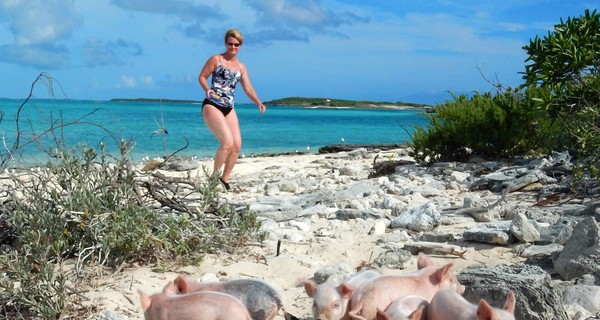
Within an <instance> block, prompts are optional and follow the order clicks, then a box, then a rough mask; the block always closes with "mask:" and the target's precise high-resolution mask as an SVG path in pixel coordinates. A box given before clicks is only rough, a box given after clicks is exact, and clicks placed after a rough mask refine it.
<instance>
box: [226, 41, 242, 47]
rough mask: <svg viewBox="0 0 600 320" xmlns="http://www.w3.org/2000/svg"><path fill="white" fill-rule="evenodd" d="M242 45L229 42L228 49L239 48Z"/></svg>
mask: <svg viewBox="0 0 600 320" xmlns="http://www.w3.org/2000/svg"><path fill="white" fill-rule="evenodd" d="M241 45H242V44H241V43H233V42H227V46H228V47H235V48H238V47H239V46H241Z"/></svg>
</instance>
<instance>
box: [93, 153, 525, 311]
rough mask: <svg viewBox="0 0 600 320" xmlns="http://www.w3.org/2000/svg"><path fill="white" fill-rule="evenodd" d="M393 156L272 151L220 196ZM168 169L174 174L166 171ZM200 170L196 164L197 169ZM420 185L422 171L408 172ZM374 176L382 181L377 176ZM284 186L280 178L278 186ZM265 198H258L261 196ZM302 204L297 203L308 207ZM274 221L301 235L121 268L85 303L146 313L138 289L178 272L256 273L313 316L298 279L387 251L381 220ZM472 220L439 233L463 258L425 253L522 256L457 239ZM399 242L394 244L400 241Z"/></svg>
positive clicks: (330, 176) (327, 180) (328, 178)
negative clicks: (179, 263) (196, 260)
mask: <svg viewBox="0 0 600 320" xmlns="http://www.w3.org/2000/svg"><path fill="white" fill-rule="evenodd" d="M377 154H379V155H380V158H383V157H387V158H388V159H390V158H396V159H403V158H404V159H408V157H407V156H406V155H405V153H403V151H402V150H400V151H398V150H392V151H385V152H380V151H377V150H375V151H371V152H366V151H365V152H363V153H362V154H361V155H360V156H353V155H351V154H349V153H346V152H342V153H339V154H324V155H323V154H309V155H306V154H305V155H285V156H276V157H264V158H263V157H257V158H245V159H240V160H239V163H238V165H237V166H236V167H235V169H234V173H233V175H232V179H231V181H232V185H233V187H234V190H233V192H231V191H230V192H229V193H222V195H221V197H222V199H221V200H222V201H227V202H247V203H249V204H250V205H251V208H252V204H253V203H256V202H260V201H262V202H265V200H264V197H272V198H282V199H284V201H285V199H286V198H289V199H291V197H298V196H302V193H303V192H308V190H307V189H308V188H307V187H302V185H300V186H298V187H297V188H296V190H291V191H292V192H285V191H281V190H279V191H277V192H274V193H272V194H271V195H269V192H268V191H266V190H267V189H268V188H269V184H276V183H278V182H279V183H280V182H281V181H282V180H287V181H296V183H299V184H302V181H311V183H313V184H319V185H329V186H331V190H340V189H342V188H344V187H347V186H348V185H351V184H354V183H359V182H361V181H365V180H368V177H367V175H368V173H369V170H370V169H371V168H372V165H373V160H374V158H375V156H376V155H377ZM210 165H211V162H210V161H209V160H204V161H202V162H201V163H200V166H208V167H210ZM346 167H351V168H356V170H357V171H356V174H353V175H343V174H339V171H340V169H342V168H346ZM168 174H178V173H173V172H170V173H168ZM198 174H201V170H199V171H198ZM409 178H410V179H412V180H413V181H414V182H415V183H420V182H423V181H420V179H421V178H420V177H418V176H412V177H409ZM373 179H384V180H385V179H387V178H386V177H379V178H373ZM280 185H281V184H280ZM447 193H448V194H449V195H450V196H449V197H450V199H451V200H450V201H451V202H455V203H456V204H457V205H459V204H460V202H461V201H462V199H463V198H464V197H465V196H467V195H469V194H472V193H474V192H469V191H465V190H460V189H459V190H449V191H447ZM259 199H262V200H259ZM427 201H435V200H432V198H424V197H422V196H417V195H415V196H414V198H413V201H412V202H411V203H409V204H408V205H409V206H417V205H419V204H422V203H425V202H427ZM305 209H306V208H298V210H305ZM285 220H288V219H284V221H279V222H278V226H279V228H281V229H285V228H287V229H289V228H296V229H297V230H298V234H299V235H300V236H298V237H285V236H281V237H280V239H279V240H281V247H280V252H279V255H277V241H276V239H274V238H270V239H269V240H267V241H265V242H264V243H262V244H259V243H256V244H253V245H250V246H249V247H247V248H244V250H243V253H241V254H237V255H229V254H213V255H209V256H207V257H206V258H205V259H204V261H203V262H202V264H201V265H198V266H184V267H177V268H172V269H169V270H168V271H164V270H158V268H153V267H135V268H131V267H128V268H125V269H124V270H122V272H118V273H115V274H113V275H110V276H105V277H102V278H101V279H100V280H98V282H97V286H95V287H94V288H90V289H89V291H88V292H87V293H86V294H85V295H86V297H87V299H89V303H91V304H94V305H97V306H99V309H100V310H103V312H114V313H117V314H120V315H123V316H127V317H128V319H143V311H142V309H141V307H140V304H139V297H138V293H137V291H138V290H142V291H144V292H145V293H147V294H154V293H158V292H160V291H161V289H162V288H163V287H164V286H165V284H166V283H168V282H169V281H172V280H173V279H174V278H175V277H176V276H177V275H179V274H186V275H189V276H192V277H194V278H197V279H202V280H203V281H210V280H213V281H214V280H219V279H237V278H254V279H261V280H264V281H265V282H267V283H268V284H270V285H272V286H273V287H274V288H275V289H276V290H278V291H279V292H280V294H281V296H282V299H283V303H284V306H285V308H286V309H287V310H288V312H290V313H291V314H293V315H295V316H297V317H299V318H300V319H310V318H311V311H310V310H311V307H310V306H311V303H312V302H311V300H310V299H309V298H308V297H307V295H306V293H305V292H304V288H303V286H302V285H301V284H300V283H299V280H301V279H309V278H312V277H313V275H314V273H315V271H317V270H319V269H321V268H323V267H326V266H328V265H332V264H339V263H348V264H349V265H351V266H353V267H354V268H357V269H358V268H360V267H361V266H365V265H371V263H372V262H373V260H374V259H375V258H376V257H377V256H378V255H379V254H381V253H382V252H385V251H386V250H389V247H386V245H385V242H386V241H382V239H383V238H384V237H385V236H386V235H387V234H389V233H390V230H389V229H387V230H386V231H385V232H384V233H383V234H381V233H374V232H372V229H373V227H374V225H375V223H376V222H377V221H378V219H361V218H358V219H349V220H345V221H344V220H339V219H335V218H332V217H331V216H329V217H327V216H323V215H318V214H313V215H307V216H303V217H297V218H295V219H293V220H288V221H285ZM475 224H476V222H474V221H472V220H469V219H465V220H464V221H462V222H459V223H454V224H452V225H441V226H439V227H438V228H437V229H436V232H441V233H445V234H452V235H454V237H455V239H456V240H454V241H452V242H451V243H453V244H454V245H457V246H461V247H464V248H465V250H467V252H466V254H465V255H464V258H460V257H458V256H453V255H443V254H432V255H430V256H431V257H432V258H433V259H434V261H435V263H436V264H439V265H443V264H445V263H448V262H452V263H454V265H455V266H454V270H455V271H456V272H459V271H460V270H461V269H463V268H465V267H466V266H469V265H494V264H498V263H505V264H516V263H520V262H522V261H523V258H520V257H518V255H516V254H515V253H514V252H513V250H512V249H511V247H510V246H501V245H487V244H477V243H467V242H464V241H462V240H461V234H462V232H463V231H464V230H467V229H469V228H471V227H473V226H474V225H475ZM418 234H419V233H418V232H408V235H409V237H410V239H406V241H405V243H409V242H411V241H412V240H411V239H416V237H418ZM402 244H403V243H398V245H399V246H402ZM380 270H381V272H383V273H385V274H398V273H405V272H409V271H414V270H416V256H414V257H413V258H412V260H411V261H409V262H408V265H407V266H406V268H405V269H403V270H401V269H398V268H393V267H392V268H390V267H388V266H383V267H381V268H380ZM277 319H283V317H282V316H281V315H279V316H278V317H277Z"/></svg>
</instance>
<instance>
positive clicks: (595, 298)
mask: <svg viewBox="0 0 600 320" xmlns="http://www.w3.org/2000/svg"><path fill="white" fill-rule="evenodd" d="M562 295H563V302H564V304H576V305H579V306H581V307H582V308H584V309H585V310H587V311H589V312H590V313H592V314H596V313H598V312H600V286H585V285H573V286H569V287H566V288H565V289H564V290H563V292H562Z"/></svg>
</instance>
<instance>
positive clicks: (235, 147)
mask: <svg viewBox="0 0 600 320" xmlns="http://www.w3.org/2000/svg"><path fill="white" fill-rule="evenodd" d="M243 42H244V37H243V36H242V34H241V33H240V31H239V30H237V29H231V30H228V31H227V33H225V52H223V53H219V54H216V55H214V56H212V57H210V58H209V59H208V61H206V64H204V67H203V68H202V71H201V72H200V76H198V81H199V82H200V86H201V87H202V89H204V91H205V92H206V98H205V99H204V101H203V102H202V117H203V118H204V123H206V126H207V127H208V129H210V131H211V132H212V133H213V135H214V136H215V138H217V140H218V141H219V143H221V146H219V149H217V152H216V154H215V161H214V168H213V170H214V171H213V174H215V173H217V172H219V171H220V170H221V167H222V166H223V165H225V168H224V169H223V173H222V175H221V177H219V180H220V181H221V183H222V184H223V186H224V187H225V189H226V190H229V189H230V186H229V175H230V174H231V171H232V170H233V166H235V163H236V162H237V159H238V156H239V154H240V149H241V147H242V135H241V133H240V125H239V122H238V117H237V114H236V112H235V109H234V103H235V101H234V100H235V98H234V96H235V86H236V84H237V83H238V81H239V82H241V84H242V88H243V89H244V92H245V93H246V95H247V96H248V98H250V100H252V102H254V103H255V104H256V105H257V106H258V110H260V113H265V111H266V109H267V107H265V105H264V104H263V103H262V102H260V99H258V96H257V95H256V92H255V91H254V88H253V87H252V83H250V77H249V76H248V71H247V70H246V66H244V64H243V63H242V62H241V61H239V60H238V58H237V54H238V52H239V51H240V49H241V47H242V44H243ZM209 76H212V78H211V85H210V86H209V85H208V77H209Z"/></svg>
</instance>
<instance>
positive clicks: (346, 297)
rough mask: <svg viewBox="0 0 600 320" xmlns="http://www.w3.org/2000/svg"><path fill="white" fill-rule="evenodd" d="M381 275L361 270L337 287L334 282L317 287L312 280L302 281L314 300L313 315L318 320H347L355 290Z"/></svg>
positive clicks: (327, 282)
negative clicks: (349, 303)
mask: <svg viewBox="0 0 600 320" xmlns="http://www.w3.org/2000/svg"><path fill="white" fill-rule="evenodd" d="M379 275H381V274H380V273H379V272H378V271H375V270H370V269H367V270H361V271H359V272H357V273H355V274H353V275H351V276H350V277H349V278H348V279H347V280H346V281H344V282H343V283H342V284H340V285H338V286H336V285H335V284H334V283H333V282H332V281H326V282H324V283H322V284H320V285H317V284H316V283H315V282H314V281H312V280H302V283H303V284H304V290H305V291H306V294H307V295H308V296H309V297H311V298H313V305H312V313H313V317H314V319H316V320H340V319H344V320H347V319H349V318H348V313H347V309H348V302H349V301H350V297H352V293H353V292H354V290H355V288H358V287H360V286H361V285H363V283H365V282H367V281H368V280H370V279H372V278H374V277H377V276H379Z"/></svg>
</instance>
